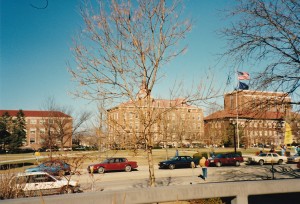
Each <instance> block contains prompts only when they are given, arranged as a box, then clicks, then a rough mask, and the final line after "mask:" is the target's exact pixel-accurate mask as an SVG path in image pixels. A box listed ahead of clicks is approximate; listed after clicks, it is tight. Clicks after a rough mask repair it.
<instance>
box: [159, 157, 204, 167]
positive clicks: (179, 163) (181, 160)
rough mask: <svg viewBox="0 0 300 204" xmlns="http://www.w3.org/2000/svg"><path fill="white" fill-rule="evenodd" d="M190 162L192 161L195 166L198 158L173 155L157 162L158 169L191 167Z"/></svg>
mask: <svg viewBox="0 0 300 204" xmlns="http://www.w3.org/2000/svg"><path fill="white" fill-rule="evenodd" d="M192 162H194V164H195V167H196V166H197V165H198V164H199V159H193V158H192V157H190V156H175V157H172V158H171V159H169V160H166V161H161V162H159V163H158V166H159V168H160V169H162V168H169V169H175V168H191V167H192Z"/></svg>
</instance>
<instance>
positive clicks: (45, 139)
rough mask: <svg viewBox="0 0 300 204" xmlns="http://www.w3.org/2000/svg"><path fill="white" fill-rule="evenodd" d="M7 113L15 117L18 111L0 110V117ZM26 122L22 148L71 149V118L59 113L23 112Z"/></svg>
mask: <svg viewBox="0 0 300 204" xmlns="http://www.w3.org/2000/svg"><path fill="white" fill-rule="evenodd" d="M5 112H7V113H8V114H9V115H10V116H12V117H16V115H17V113H18V110H0V117H1V116H2V115H3V114H4V113H5ZM23 113H24V115H25V121H26V130H25V131H26V142H25V143H24V146H26V147H31V148H33V149H38V148H41V147H47V148H50V146H57V147H67V148H70V147H72V125H73V119H72V117H71V116H69V115H67V114H64V113H62V112H59V111H32V110H23Z"/></svg>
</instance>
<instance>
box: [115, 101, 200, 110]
mask: <svg viewBox="0 0 300 204" xmlns="http://www.w3.org/2000/svg"><path fill="white" fill-rule="evenodd" d="M142 101H145V100H143V99H142ZM135 103H137V104H138V103H139V102H138V101H134V102H133V101H127V102H125V103H122V104H120V106H118V107H130V106H132V107H134V104H135ZM141 104H142V105H145V103H141ZM150 106H151V107H153V108H170V107H174V108H175V107H186V108H191V109H192V108H197V109H200V108H198V107H196V106H191V105H189V104H187V102H186V100H185V99H183V98H177V99H174V100H167V99H153V98H152V104H151V105H150ZM118 107H114V108H111V109H110V110H112V109H115V108H118Z"/></svg>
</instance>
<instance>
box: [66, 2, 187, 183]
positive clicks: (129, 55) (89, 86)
mask: <svg viewBox="0 0 300 204" xmlns="http://www.w3.org/2000/svg"><path fill="white" fill-rule="evenodd" d="M108 4H109V5H104V3H103V2H99V9H94V8H93V6H92V5H91V4H89V5H88V4H86V5H85V7H84V8H82V9H81V15H82V17H83V20H84V22H85V28H84V29H83V31H82V33H81V35H80V36H79V37H78V38H77V39H76V40H75V46H74V57H75V59H76V63H77V68H76V69H75V68H74V69H72V68H70V69H69V71H70V73H71V74H72V76H73V77H74V80H75V81H77V82H78V83H79V84H80V86H79V89H78V90H77V91H76V93H74V94H75V95H77V96H79V97H83V98H88V99H95V100H99V99H101V100H103V99H111V100H113V102H117V100H119V101H128V100H130V101H132V102H133V103H134V104H135V106H136V107H138V103H137V102H136V101H137V100H136V99H137V98H136V96H137V94H138V92H139V91H140V90H141V92H140V94H139V98H143V99H145V101H146V104H147V105H146V111H144V112H143V113H140V114H139V115H140V116H142V117H140V120H141V123H142V124H143V127H144V130H143V136H142V138H143V139H144V142H145V144H146V148H147V152H148V163H149V174H150V176H149V177H150V185H151V186H154V185H155V176H154V164H153V161H152V146H153V144H152V138H151V133H150V126H151V125H152V124H153V122H151V120H153V119H152V118H151V107H150V105H151V98H150V95H151V92H152V90H153V89H154V87H155V85H156V82H157V81H158V79H159V77H160V76H161V71H162V70H161V68H162V66H163V65H164V64H166V63H167V62H169V61H170V60H171V59H172V58H174V57H176V56H178V55H179V54H181V53H182V52H183V51H184V50H185V48H179V47H177V46H176V45H177V44H178V43H179V41H180V40H182V39H183V38H184V37H185V35H186V33H187V32H188V31H189V30H190V29H191V25H190V23H189V22H188V21H186V20H181V17H182V5H181V2H180V1H177V0H176V1H172V2H171V1H167V2H165V1H164V0H150V1H149V0H139V1H132V2H131V1H122V0H120V1H116V0H113V1H111V2H109V3H108ZM97 11H99V12H97ZM143 110H145V109H143Z"/></svg>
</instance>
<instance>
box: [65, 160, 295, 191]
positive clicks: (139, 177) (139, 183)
mask: <svg viewBox="0 0 300 204" xmlns="http://www.w3.org/2000/svg"><path fill="white" fill-rule="evenodd" d="M271 168H272V166H271V165H264V166H259V165H245V164H243V165H241V166H240V167H209V168H208V178H207V180H206V181H203V180H202V179H200V178H198V177H197V175H199V174H200V173H201V168H199V167H198V168H195V169H190V168H187V169H174V170H169V169H158V168H156V169H155V176H156V183H157V186H169V185H191V184H192V185H193V184H199V183H208V182H226V181H227V182H230V181H245V180H264V179H272V178H273V174H272V172H271V171H270V169H271ZM274 169H275V172H274V178H275V179H290V178H300V171H299V170H298V169H297V167H296V165H295V164H285V165H274ZM82 172H83V173H82V175H80V176H78V175H72V177H71V178H72V179H73V180H78V181H79V182H80V184H81V186H82V190H83V191H84V192H88V191H115V190H120V189H132V188H145V187H148V167H147V166H139V168H138V170H136V171H132V172H108V173H105V174H93V175H90V174H88V173H87V172H86V170H84V169H83V170H82Z"/></svg>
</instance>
